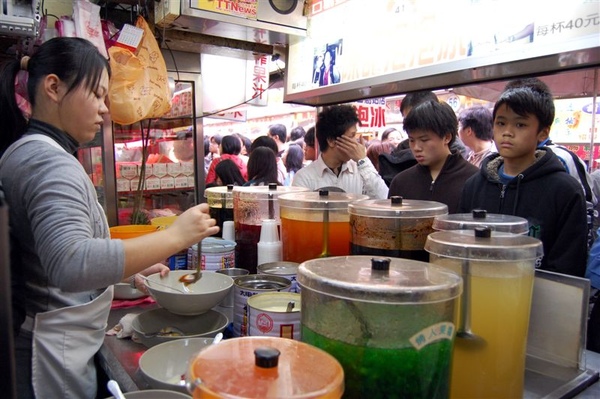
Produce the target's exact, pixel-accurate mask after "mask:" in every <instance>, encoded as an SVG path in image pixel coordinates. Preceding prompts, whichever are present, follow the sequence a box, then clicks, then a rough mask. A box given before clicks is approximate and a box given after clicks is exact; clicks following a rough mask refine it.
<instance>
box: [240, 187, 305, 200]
mask: <svg viewBox="0 0 600 399" xmlns="http://www.w3.org/2000/svg"><path fill="white" fill-rule="evenodd" d="M304 191H310V190H309V189H308V188H306V187H297V186H278V185H276V184H274V183H271V184H269V185H268V186H234V187H233V196H234V197H237V198H239V199H241V200H255V201H261V200H263V201H267V200H269V199H273V198H276V199H277V198H279V196H280V195H281V194H287V193H300V192H304Z"/></svg>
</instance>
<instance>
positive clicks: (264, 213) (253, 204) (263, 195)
mask: <svg viewBox="0 0 600 399" xmlns="http://www.w3.org/2000/svg"><path fill="white" fill-rule="evenodd" d="M303 191H309V190H308V189H307V188H305V187H287V186H278V185H277V184H269V185H268V186H250V187H234V188H233V221H234V224H235V241H236V243H237V245H236V247H235V262H236V263H235V264H236V267H239V268H242V269H246V270H248V271H249V272H250V274H256V266H257V261H258V253H257V249H258V246H257V244H258V241H259V240H260V229H261V226H262V222H263V220H265V219H274V220H277V222H278V223H280V222H281V221H280V218H279V201H278V198H279V196H280V195H281V194H286V193H299V192H303Z"/></svg>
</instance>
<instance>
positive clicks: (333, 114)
mask: <svg viewBox="0 0 600 399" xmlns="http://www.w3.org/2000/svg"><path fill="white" fill-rule="evenodd" d="M356 124H358V125H359V126H360V119H359V118H358V114H357V113H356V109H355V108H354V107H353V106H351V105H333V106H331V107H327V108H325V110H323V111H321V112H320V113H319V115H318V116H317V124H316V129H317V132H316V134H317V140H318V142H319V148H320V149H321V151H326V150H327V149H328V148H329V144H328V143H327V140H329V139H333V140H335V139H336V138H338V137H340V136H342V135H343V134H344V133H345V132H346V130H348V129H350V128H351V127H352V126H354V125H356Z"/></svg>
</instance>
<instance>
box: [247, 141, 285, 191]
mask: <svg viewBox="0 0 600 399" xmlns="http://www.w3.org/2000/svg"><path fill="white" fill-rule="evenodd" d="M277 178H278V174H277V158H276V157H275V153H274V152H273V150H272V149H271V148H269V147H256V148H254V149H253V150H252V153H251V154H250V158H248V181H252V184H253V185H260V184H261V183H262V184H265V185H266V184H269V183H277Z"/></svg>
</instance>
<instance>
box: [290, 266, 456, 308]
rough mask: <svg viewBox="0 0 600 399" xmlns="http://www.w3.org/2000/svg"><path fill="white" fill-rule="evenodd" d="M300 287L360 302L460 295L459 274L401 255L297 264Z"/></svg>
mask: <svg viewBox="0 0 600 399" xmlns="http://www.w3.org/2000/svg"><path fill="white" fill-rule="evenodd" d="M298 282H299V283H300V285H301V286H302V289H305V288H306V289H311V290H314V291H317V292H321V293H324V294H327V295H331V296H335V297H339V298H344V299H349V300H353V301H361V302H380V303H387V304H414V303H430V302H438V301H445V300H449V299H452V298H455V297H457V296H458V295H460V293H461V290H462V284H461V279H460V276H458V275H457V274H455V273H453V272H450V271H448V270H447V269H445V268H441V267H438V266H435V265H432V264H429V263H425V262H419V261H414V260H409V259H401V258H385V257H373V256H364V255H363V256H359V255H356V256H339V257H331V258H322V259H313V260H309V261H306V262H304V263H302V264H301V265H300V267H299V268H298Z"/></svg>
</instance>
